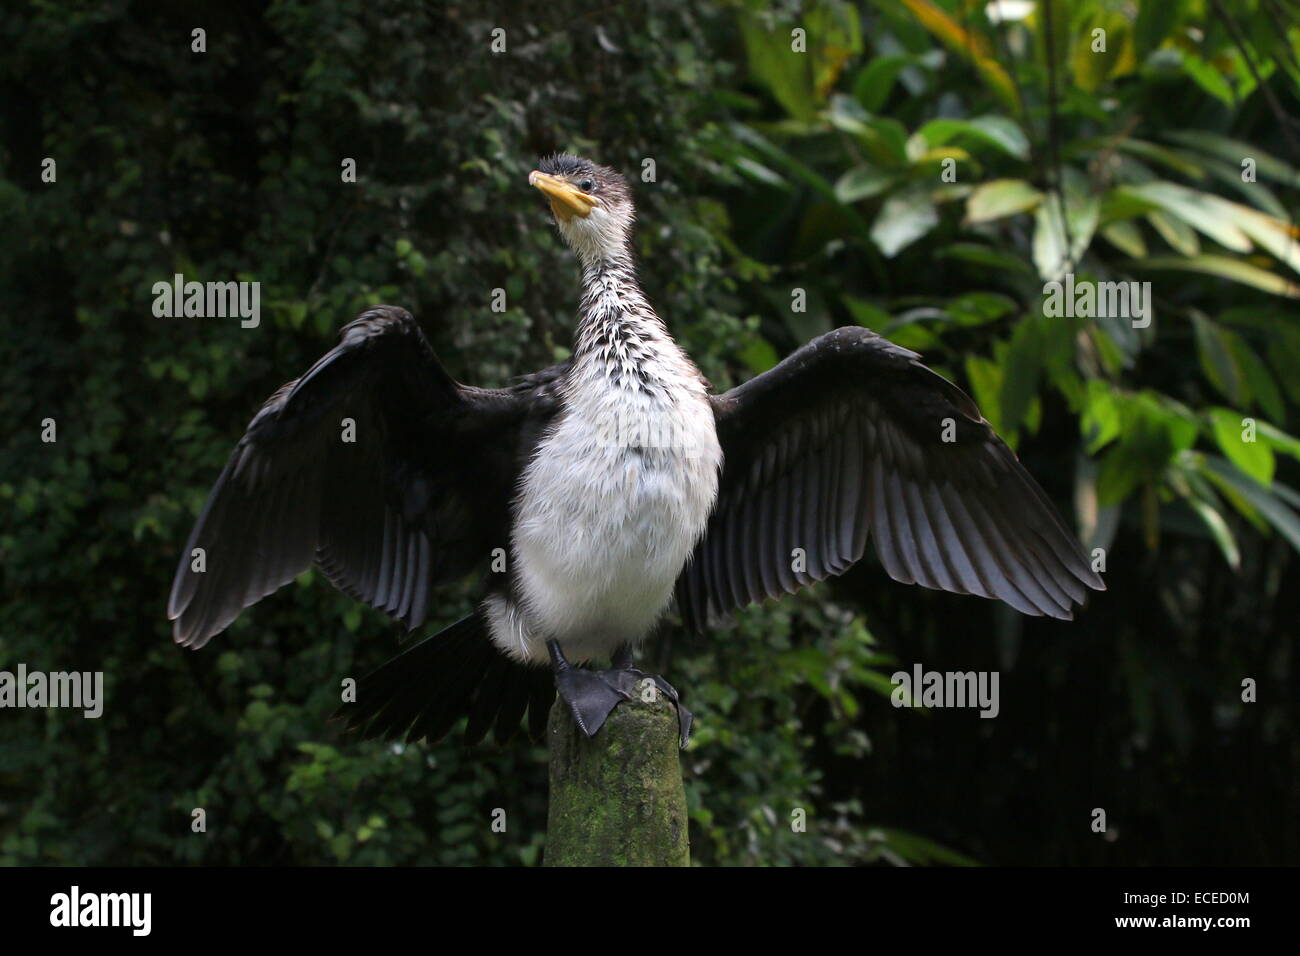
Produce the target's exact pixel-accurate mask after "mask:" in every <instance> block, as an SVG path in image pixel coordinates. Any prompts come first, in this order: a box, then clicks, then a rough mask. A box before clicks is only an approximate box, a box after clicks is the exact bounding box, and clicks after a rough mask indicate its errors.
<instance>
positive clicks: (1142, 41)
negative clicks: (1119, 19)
mask: <svg viewBox="0 0 1300 956" xmlns="http://www.w3.org/2000/svg"><path fill="white" fill-rule="evenodd" d="M1186 6H1187V2H1186V0H1159V2H1157V3H1140V4H1138V5H1137V23H1136V24H1134V27H1133V41H1134V46H1135V48H1136V53H1137V56H1138V57H1139V58H1142V57H1145V56H1146V55H1147V54H1148V53H1150V52H1151V51H1152V50H1154V49H1155V48H1156V47H1158V46H1160V44H1162V43H1164V42H1165V41H1166V40H1168V39H1170V38H1171V36H1172V35H1173V32H1174V27H1175V26H1176V25H1177V24H1178V22H1179V21H1180V20H1181V19H1182V16H1183V12H1184V10H1185V9H1186Z"/></svg>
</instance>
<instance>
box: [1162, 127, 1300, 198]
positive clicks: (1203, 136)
mask: <svg viewBox="0 0 1300 956" xmlns="http://www.w3.org/2000/svg"><path fill="white" fill-rule="evenodd" d="M1162 135H1163V136H1164V137H1165V138H1166V139H1170V140H1173V141H1174V142H1175V143H1181V144H1183V145H1184V146H1187V147H1189V148H1191V149H1194V150H1197V151H1199V152H1203V153H1207V154H1209V155H1212V156H1218V157H1219V158H1220V159H1224V160H1227V162H1228V163H1230V164H1231V165H1233V166H1235V167H1237V169H1238V170H1240V169H1241V168H1242V160H1244V159H1253V160H1255V171H1256V173H1258V174H1259V175H1260V176H1263V177H1264V178H1265V179H1269V180H1272V181H1273V182H1276V183H1281V184H1283V185H1285V186H1291V187H1292V188H1300V169H1296V167H1294V166H1291V165H1289V164H1287V163H1284V162H1283V161H1282V160H1280V159H1278V158H1277V157H1276V156H1274V155H1272V154H1271V153H1266V152H1264V150H1262V149H1260V148H1259V147H1258V146H1255V145H1252V144H1251V143H1246V142H1243V141H1241V140H1239V139H1231V138H1229V137H1227V136H1220V135H1219V134H1218V133H1211V132H1208V131H1205V130H1175V131H1172V132H1168V133H1164V134H1162Z"/></svg>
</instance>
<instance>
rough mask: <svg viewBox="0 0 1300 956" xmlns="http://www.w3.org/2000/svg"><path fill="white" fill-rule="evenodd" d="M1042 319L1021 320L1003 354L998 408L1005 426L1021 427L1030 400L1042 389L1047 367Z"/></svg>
mask: <svg viewBox="0 0 1300 956" xmlns="http://www.w3.org/2000/svg"><path fill="white" fill-rule="evenodd" d="M1042 321H1043V320H1042V319H1040V318H1039V317H1037V316H1029V317H1027V318H1025V319H1023V320H1021V322H1020V323H1019V324H1018V325H1017V326H1016V330H1015V332H1014V333H1012V336H1011V341H1010V342H1009V343H1008V344H1007V350H1006V352H1005V354H1004V355H1002V356H1001V358H1000V361H999V364H1000V365H1001V366H1002V368H1003V369H1004V375H1003V379H1002V390H1001V392H1000V393H999V395H998V408H999V409H1000V410H1001V413H1002V426H1003V427H1004V428H1009V429H1016V428H1019V427H1020V425H1021V423H1022V422H1023V421H1024V419H1025V413H1026V412H1027V411H1028V410H1029V404H1030V402H1032V401H1033V399H1034V396H1035V395H1036V394H1037V393H1038V380H1039V377H1040V375H1041V373H1042V369H1043V341H1044V337H1043V327H1042Z"/></svg>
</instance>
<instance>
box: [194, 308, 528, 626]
mask: <svg viewBox="0 0 1300 956" xmlns="http://www.w3.org/2000/svg"><path fill="white" fill-rule="evenodd" d="M545 375H546V373H542V375H540V376H538V377H537V380H536V381H525V382H523V383H521V385H519V386H516V387H514V388H510V389H499V390H486V389H475V388H469V387H466V386H462V385H458V384H457V383H456V382H455V381H453V380H452V379H451V378H450V377H449V376H448V375H447V373H446V371H444V370H443V368H442V366H441V365H440V364H439V363H438V360H437V358H436V356H435V355H434V353H433V350H432V348H430V346H429V343H428V341H427V340H426V339H425V337H424V334H423V333H422V332H421V331H420V327H419V326H418V325H417V324H416V322H415V320H414V319H413V318H412V317H411V315H410V314H409V313H408V312H406V311H405V310H404V309H398V308H394V307H391V306H379V307H376V308H373V309H371V310H369V311H368V312H366V313H365V314H363V315H362V316H360V317H359V318H358V319H356V320H355V321H353V322H351V323H349V324H348V325H347V326H345V327H344V329H343V330H342V332H341V333H340V342H339V344H338V345H337V346H336V347H335V348H334V349H332V350H331V351H330V352H329V353H327V354H326V355H325V356H324V357H322V358H321V359H320V360H319V361H318V362H316V364H315V365H313V366H312V367H311V369H310V370H308V372H307V373H306V374H305V375H303V376H302V378H300V379H298V380H296V381H294V382H290V383H289V384H287V385H285V386H284V387H283V388H281V389H280V390H279V391H277V392H276V393H275V394H274V395H272V396H271V398H270V399H269V400H268V401H267V402H266V404H265V405H263V406H262V409H261V411H259V412H258V413H257V415H256V416H255V417H254V418H253V421H252V423H251V424H250V425H249V426H248V431H247V432H246V433H245V435H244V437H243V438H242V439H240V441H239V444H238V445H237V446H236V447H235V450H234V452H233V453H232V454H231V456H230V460H229V461H228V462H227V463H226V467H225V469H224V470H223V471H222V472H221V476H220V477H219V478H218V479H217V482H216V484H215V485H214V486H213V488H212V491H211V493H210V494H209V496H208V500H207V503H206V504H205V505H204V506H203V511H202V513H201V514H200V515H199V518H198V521H197V522H196V523H195V525H194V530H193V532H192V533H191V534H190V539H189V542H188V543H187V544H186V546H185V553H184V554H183V555H182V556H181V562H180V567H179V568H178V569H177V572H176V579H175V582H174V584H173V586H172V593H171V601H170V604H169V607H168V616H169V617H171V618H172V619H173V620H174V621H175V625H174V630H173V633H174V636H175V639H176V641H177V642H178V643H180V644H184V645H186V646H189V647H202V646H203V645H204V644H206V643H207V642H208V640H209V639H211V638H212V636H213V635H215V634H218V633H220V632H221V631H222V630H223V629H225V627H226V626H227V625H228V624H230V622H231V621H233V620H234V619H235V617H236V616H237V615H238V614H239V613H240V612H241V611H242V610H243V609H244V608H246V607H248V606H250V605H252V604H254V603H256V602H257V601H259V600H260V599H261V598H263V597H265V596H266V595H268V594H270V593H271V592H273V591H275V590H276V589H277V588H280V587H282V586H284V585H285V584H287V583H289V582H290V581H292V580H293V579H294V577H295V576H297V575H299V574H301V573H302V572H303V571H304V570H306V569H307V568H309V567H311V565H312V563H313V561H315V562H318V563H319V564H320V566H321V568H322V569H323V570H324V572H325V574H326V576H327V577H328V578H329V580H330V581H331V582H332V583H333V584H334V585H335V586H337V587H338V588H339V589H340V590H342V591H344V592H345V593H347V594H349V595H350V596H352V597H354V598H356V599H358V600H360V601H364V602H365V603H367V604H369V605H371V606H372V607H376V608H379V609H380V610H383V611H385V612H386V613H388V614H390V615H392V616H393V617H395V618H398V619H400V620H402V621H403V622H405V623H406V624H407V626H408V627H411V628H414V627H418V626H419V625H420V624H422V623H423V622H424V620H425V618H426V617H427V615H428V612H429V594H430V589H431V588H432V587H433V586H434V584H436V583H437V582H438V581H441V580H446V579H448V578H452V577H455V576H457V575H460V574H464V573H466V572H468V571H469V570H471V569H472V568H473V567H474V566H475V565H476V564H477V563H478V562H480V561H481V560H483V559H484V558H485V557H487V556H488V555H489V554H490V553H491V549H492V548H494V547H504V546H505V544H506V540H507V531H506V528H507V521H508V511H507V509H508V502H509V500H510V496H511V494H512V492H513V488H514V483H515V480H516V477H517V474H518V469H519V466H520V456H521V452H522V449H521V447H520V446H521V442H522V440H523V439H522V438H521V434H522V431H523V426H524V424H525V423H526V419H528V416H530V415H531V416H534V417H535V416H536V415H537V414H539V408H538V406H539V402H538V401H537V400H536V399H537V394H538V392H539V390H544V388H545V383H544V382H541V379H542V378H543V377H544V376H545ZM539 382H541V384H539ZM345 419H348V420H351V423H352V424H351V428H352V436H351V437H354V439H355V440H354V441H350V442H349V441H345V440H344V434H345V424H346V422H345ZM196 548H201V549H203V551H204V563H205V567H204V570H202V571H196V570H195V569H194V566H193V558H192V554H193V551H194V549H196Z"/></svg>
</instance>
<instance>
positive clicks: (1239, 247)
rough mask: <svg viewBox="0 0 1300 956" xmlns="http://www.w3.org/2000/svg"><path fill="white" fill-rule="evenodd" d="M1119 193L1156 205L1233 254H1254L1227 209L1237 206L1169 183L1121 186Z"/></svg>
mask: <svg viewBox="0 0 1300 956" xmlns="http://www.w3.org/2000/svg"><path fill="white" fill-rule="evenodd" d="M1116 191H1117V192H1120V193H1125V194H1128V195H1130V196H1137V197H1138V198H1139V199H1145V200H1147V201H1148V202H1152V203H1155V204H1156V205H1157V206H1159V207H1160V208H1161V209H1163V210H1164V211H1165V212H1167V213H1169V214H1171V215H1173V216H1177V217H1178V218H1179V219H1182V220H1183V221H1184V222H1186V223H1187V224H1188V225H1189V226H1192V227H1193V228H1194V229H1196V230H1197V231H1199V232H1201V233H1203V234H1205V235H1207V236H1209V237H1210V238H1211V239H1213V240H1214V241H1215V242H1217V243H1219V244H1220V245H1221V246H1224V247H1225V248H1227V249H1231V250H1232V251H1233V252H1250V250H1251V249H1252V248H1253V247H1252V246H1251V242H1250V239H1248V238H1247V237H1246V234H1245V233H1243V232H1242V231H1241V229H1240V228H1238V227H1237V226H1236V225H1235V224H1234V223H1233V222H1232V218H1233V215H1232V213H1231V210H1229V209H1228V208H1227V207H1230V206H1234V205H1236V204H1235V203H1230V202H1228V201H1227V200H1226V199H1221V198H1220V197H1218V196H1215V195H1212V194H1210V193H1206V192H1200V191H1198V190H1195V189H1188V188H1187V187H1186V186H1180V185H1179V184H1178V183H1171V182H1165V181H1158V182H1151V183H1139V184H1137V185H1131V186H1121V187H1120V188H1119V189H1118V190H1116ZM1241 208H1243V209H1244V208H1245V207H1244V206H1243V207H1241ZM1252 211H1253V210H1252Z"/></svg>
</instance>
